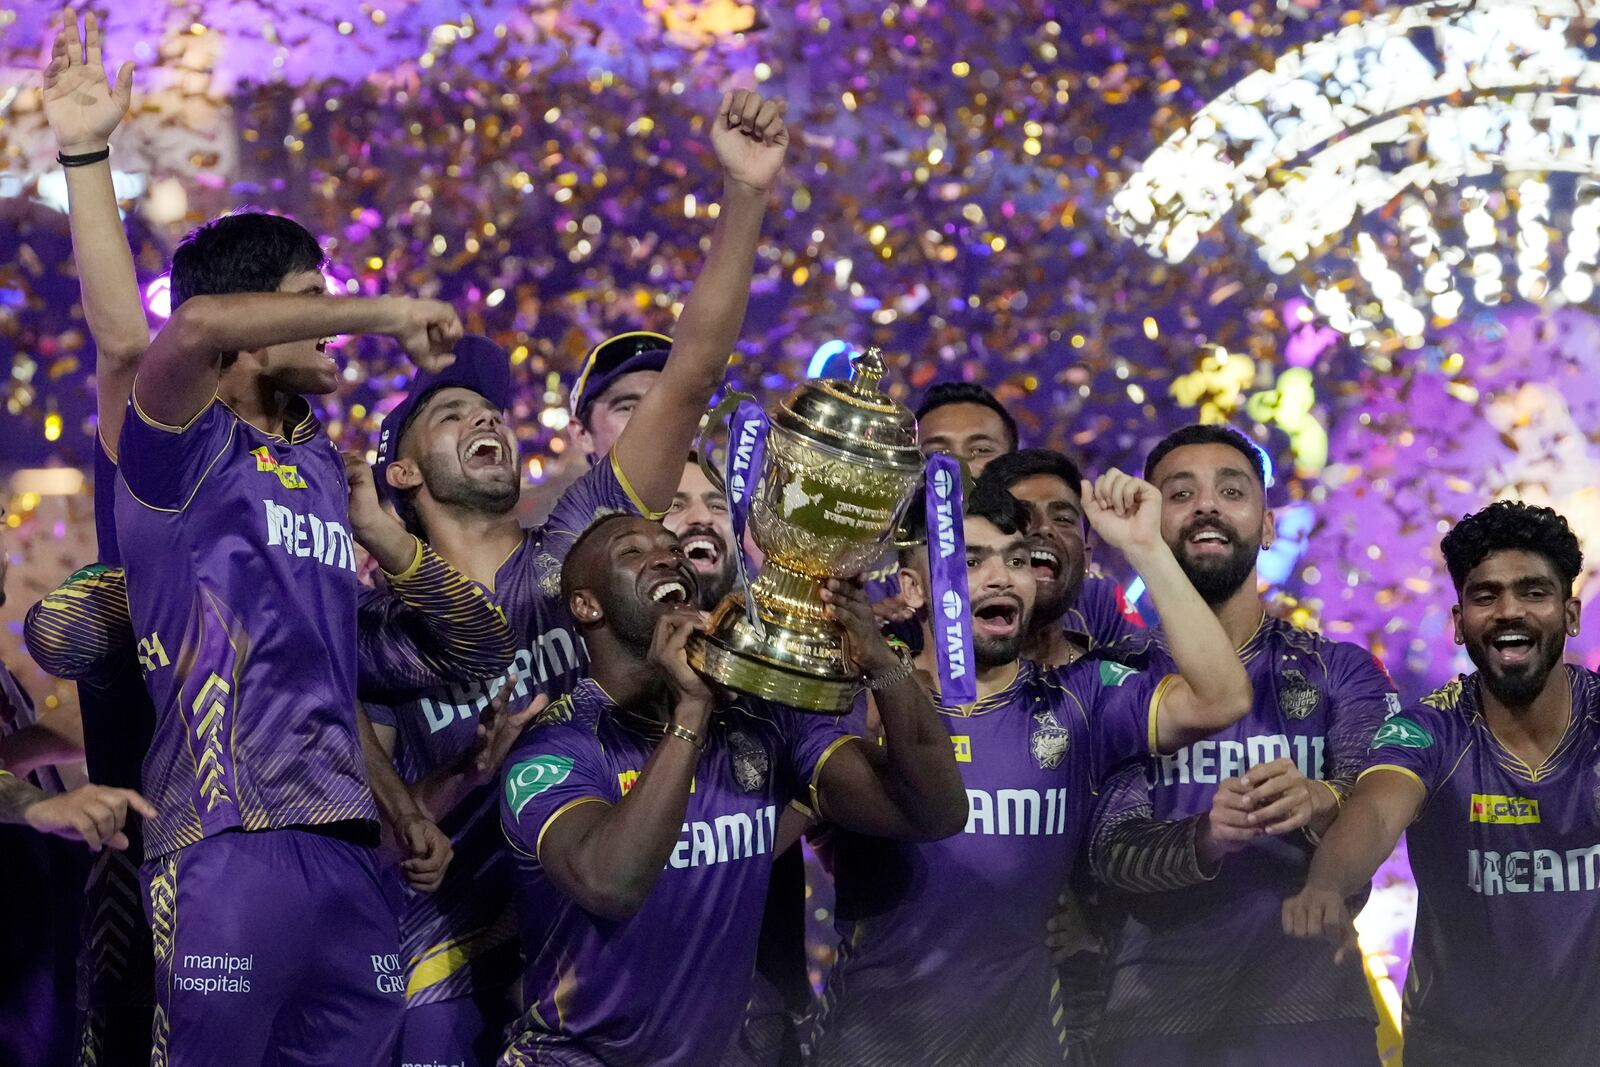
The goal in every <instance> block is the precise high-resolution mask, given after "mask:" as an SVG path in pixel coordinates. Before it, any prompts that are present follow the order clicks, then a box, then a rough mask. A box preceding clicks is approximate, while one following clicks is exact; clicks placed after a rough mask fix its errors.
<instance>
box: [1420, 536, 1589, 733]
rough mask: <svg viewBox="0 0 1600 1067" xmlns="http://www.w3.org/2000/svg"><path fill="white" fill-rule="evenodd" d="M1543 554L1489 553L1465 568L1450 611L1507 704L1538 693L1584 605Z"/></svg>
mask: <svg viewBox="0 0 1600 1067" xmlns="http://www.w3.org/2000/svg"><path fill="white" fill-rule="evenodd" d="M1566 591H1567V583H1566V582H1565V581H1564V580H1563V579H1562V578H1561V576H1560V575H1559V574H1557V573H1556V570H1555V567H1554V566H1553V565H1552V564H1551V562H1550V561H1549V560H1548V559H1546V558H1545V557H1544V556H1542V555H1540V554H1538V553H1536V552H1525V551H1522V550H1520V549H1506V550H1502V551H1499V552H1492V553H1490V554H1489V555H1488V556H1487V557H1485V558H1484V560H1483V562H1482V563H1480V564H1478V565H1477V566H1476V567H1474V568H1473V569H1472V571H1471V572H1470V573H1468V575H1467V577H1466V581H1465V582H1463V583H1462V586H1461V597H1460V601H1459V603H1457V604H1456V606H1455V608H1454V609H1453V612H1452V614H1453V615H1454V617H1455V624H1456V634H1457V635H1458V637H1459V638H1460V639H1461V641H1462V643H1463V644H1465V645H1466V648H1467V655H1468V656H1470V657H1471V658H1472V662H1473V664H1474V665H1475V666H1476V667H1477V668H1478V671H1479V674H1480V677H1482V679H1483V682H1484V685H1485V686H1487V687H1488V689H1489V691H1490V692H1491V693H1493V694H1494V695H1495V696H1496V697H1497V698H1499V700H1500V701H1501V703H1503V704H1505V705H1507V706H1508V707H1524V706H1526V705H1527V704H1529V703H1530V702H1532V700H1533V699H1534V697H1536V696H1538V695H1539V694H1540V693H1541V692H1542V691H1543V690H1544V687H1545V684H1546V682H1548V681H1549V678H1550V672H1551V671H1553V670H1555V669H1556V666H1557V665H1558V664H1560V662H1561V656H1562V653H1563V652H1564V651H1565V649H1566V644H1567V635H1568V633H1576V632H1577V629H1578V616H1579V611H1580V602H1579V601H1578V600H1577V598H1575V597H1571V598H1569V597H1568V596H1567V595H1566Z"/></svg>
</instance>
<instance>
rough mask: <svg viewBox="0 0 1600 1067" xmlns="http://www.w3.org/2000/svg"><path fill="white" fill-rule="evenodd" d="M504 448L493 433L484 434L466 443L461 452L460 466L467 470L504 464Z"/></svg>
mask: <svg viewBox="0 0 1600 1067" xmlns="http://www.w3.org/2000/svg"><path fill="white" fill-rule="evenodd" d="M505 461H506V448H505V445H504V444H502V443H501V441H500V438H498V437H496V436H495V435H494V434H485V435H483V436H482V437H479V438H478V439H476V440H475V441H472V442H471V443H470V444H468V445H467V450H466V452H465V453H463V454H462V466H464V467H466V468H467V469H468V470H482V469H485V468H490V467H500V466H504V465H505Z"/></svg>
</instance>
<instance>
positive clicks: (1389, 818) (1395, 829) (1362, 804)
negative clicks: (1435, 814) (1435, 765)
mask: <svg viewBox="0 0 1600 1067" xmlns="http://www.w3.org/2000/svg"><path fill="white" fill-rule="evenodd" d="M1408 822H1409V819H1406V818H1403V817H1402V816H1401V813H1399V812H1395V811H1392V810H1388V805H1385V804H1383V803H1382V802H1381V801H1380V799H1379V798H1378V797H1377V796H1375V795H1374V794H1373V792H1372V791H1371V790H1364V789H1362V788H1361V786H1359V785H1358V786H1357V787H1356V790H1355V792H1354V793H1352V794H1351V796H1350V799H1349V800H1347V801H1346V802H1345V804H1344V809H1343V810H1342V811H1341V812H1340V813H1339V817H1338V818H1337V819H1336V820H1334V822H1333V824H1332V826H1331V827H1329V829H1328V832H1327V834H1326V836H1324V837H1323V838H1322V843H1321V844H1319V845H1318V846H1317V851H1316V854H1315V855H1314V856H1313V857H1312V859H1311V870H1310V871H1309V872H1308V873H1307V875H1306V888H1308V889H1325V890H1331V891H1333V892H1336V893H1338V894H1339V895H1340V896H1344V897H1349V896H1354V895H1355V894H1356V893H1358V892H1360V891H1361V888H1362V887H1363V886H1365V885H1367V884H1368V883H1369V882H1371V881H1372V876H1373V875H1374V874H1376V873H1377V872H1378V868H1379V867H1381V866H1382V865H1383V861H1384V860H1386V859H1388V858H1389V854H1390V853H1392V852H1393V851H1394V846H1395V844H1396V842H1398V841H1399V840H1400V834H1401V833H1402V832H1403V831H1404V830H1405V827H1406V824H1407V823H1408Z"/></svg>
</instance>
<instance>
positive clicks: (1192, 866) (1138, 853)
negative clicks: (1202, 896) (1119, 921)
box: [1090, 815, 1222, 893]
mask: <svg viewBox="0 0 1600 1067" xmlns="http://www.w3.org/2000/svg"><path fill="white" fill-rule="evenodd" d="M1203 823H1204V816H1203V815H1200V816H1195V817H1193V818H1189V819H1175V820H1163V819H1154V818H1150V817H1148V815H1145V816H1142V817H1141V816H1137V815H1134V816H1130V817H1126V818H1122V819H1119V820H1117V821H1116V822H1115V823H1114V824H1112V825H1110V826H1108V827H1107V828H1105V829H1103V830H1100V831H1098V832H1096V833H1095V835H1094V841H1093V846H1092V847H1091V849H1090V860H1091V862H1092V864H1093V869H1094V875H1095V879H1096V880H1097V881H1099V882H1101V883H1103V884H1105V885H1108V886H1111V887H1113V888H1115V889H1120V890H1122V891H1124V892H1127V893H1167V892H1171V891H1172V890H1175V889H1183V888H1185V887H1187V886H1191V885H1196V884H1198V883H1200V882H1203V881H1205V880H1207V879H1208V878H1211V877H1214V876H1215V874H1216V867H1217V865H1218V864H1219V863H1220V862H1221V860H1222V855H1221V854H1220V853H1214V854H1210V855H1207V856H1202V855H1201V852H1202V849H1201V838H1200V833H1201V830H1202V827H1203Z"/></svg>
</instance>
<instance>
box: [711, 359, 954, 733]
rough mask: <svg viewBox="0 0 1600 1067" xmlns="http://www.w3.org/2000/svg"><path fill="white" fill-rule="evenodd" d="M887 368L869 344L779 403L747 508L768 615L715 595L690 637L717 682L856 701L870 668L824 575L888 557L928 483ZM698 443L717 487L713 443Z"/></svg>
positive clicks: (813, 705) (818, 704) (826, 708)
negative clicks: (828, 608) (836, 612)
mask: <svg viewBox="0 0 1600 1067" xmlns="http://www.w3.org/2000/svg"><path fill="white" fill-rule="evenodd" d="M884 372H885V368H884V364H883V355H882V353H881V352H880V351H879V350H878V349H876V348H872V349H868V350H867V352H866V354H864V355H862V356H861V357H859V358H858V359H857V360H856V361H855V364H854V367H853V370H852V374H851V378H850V381H848V382H843V381H838V380H835V379H824V380H820V381H809V382H806V383H804V384H802V385H800V386H798V387H797V388H796V389H795V390H794V391H793V392H792V393H790V394H789V396H788V398H787V399H785V400H784V401H783V403H782V404H781V405H779V407H778V409H777V411H775V412H774V413H772V415H771V419H770V422H771V430H770V432H769V434H768V437H767V447H766V461H765V463H764V464H763V469H762V471H761V473H760V482H759V483H758V486H757V489H756V493H755V496H754V498H753V500H752V503H751V508H750V530H751V535H752V536H753V538H754V539H755V543H756V545H757V547H759V548H760V549H761V551H762V553H763V555H764V556H765V562H764V563H763V565H762V568H761V574H760V577H758V578H757V579H756V581H755V583H754V584H753V585H752V586H751V587H750V589H749V591H748V595H749V596H750V597H751V598H752V599H753V600H754V602H755V603H754V606H755V614H756V615H757V616H758V617H759V619H760V626H759V628H758V627H757V626H753V625H752V624H751V622H750V619H749V617H748V615H747V613H746V606H745V592H744V591H736V592H734V593H731V594H729V596H728V597H727V598H726V599H725V600H723V602H722V603H721V604H719V605H717V607H716V609H715V610H714V611H713V612H712V615H711V623H710V626H709V628H708V629H707V631H706V633H704V634H697V635H695V636H694V637H692V638H691V639H690V641H689V646H688V653H689V663H690V665H691V666H692V667H694V668H695V670H697V671H699V672H700V673H701V674H703V675H705V676H706V677H708V678H710V679H712V680H713V681H715V682H718V683H720V684H722V685H724V686H727V687H728V688H730V689H735V690H738V691H739V692H742V693H749V694H751V695H753V696H758V697H763V698H765V699H768V700H773V701H776V702H778V703H782V704H787V705H790V706H792V707H796V708H800V709H803V710H806V711H815V712H820V713H823V714H831V715H842V714H844V713H845V712H846V711H849V710H850V706H851V704H852V702H853V701H854V699H855V696H856V694H857V693H858V692H859V691H860V690H861V687H862V685H863V683H864V679H863V678H862V677H861V675H860V673H859V672H858V671H857V670H856V669H855V667H854V665H853V664H852V662H851V658H850V650H849V648H848V645H847V639H846V636H845V633H844V631H843V629H841V628H840V627H839V626H838V625H837V624H835V623H834V622H832V621H831V620H829V619H827V618H825V617H824V616H823V604H822V598H821V589H822V583H823V581H824V580H825V579H828V578H853V577H855V576H857V575H859V574H861V573H862V572H863V571H864V570H866V569H867V568H868V567H870V566H872V565H873V564H874V563H876V562H878V561H879V560H880V559H882V558H883V554H884V550H885V547H886V546H887V545H888V543H889V541H890V538H891V536H892V534H893V533H894V531H895V530H896V529H898V528H899V525H900V519H901V516H902V514H903V512H904V511H905V508H906V505H907V503H909V501H910V500H911V498H912V496H913V495H914V494H915V493H916V490H917V489H918V487H919V486H920V485H921V482H922V454H921V453H920V452H919V451H918V449H917V423H916V418H915V417H914V416H913V415H912V413H911V412H910V411H909V410H908V409H907V408H906V407H905V406H904V405H901V404H898V403H896V402H895V401H894V400H892V399H890V398H889V396H888V395H887V394H885V393H884V392H883V391H882V390H881V389H880V387H879V386H880V382H881V381H882V379H883V376H884ZM698 453H699V456H700V462H701V465H702V466H703V467H704V468H705V469H706V475H707V477H709V478H710V479H711V481H712V483H713V484H715V485H719V486H720V485H721V484H722V477H721V474H720V473H718V472H717V471H715V470H713V469H712V467H711V465H710V463H709V462H708V459H707V457H708V456H709V455H710V449H709V448H708V447H706V442H704V441H702V442H701V447H700V448H699V449H698ZM734 549H735V551H738V550H739V546H737V545H736V546H734Z"/></svg>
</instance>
